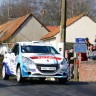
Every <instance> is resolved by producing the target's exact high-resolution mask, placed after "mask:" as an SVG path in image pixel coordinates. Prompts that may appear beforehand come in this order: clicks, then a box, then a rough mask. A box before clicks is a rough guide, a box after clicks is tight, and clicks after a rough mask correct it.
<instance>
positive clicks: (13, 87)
mask: <svg viewBox="0 0 96 96" xmlns="http://www.w3.org/2000/svg"><path fill="white" fill-rule="evenodd" d="M0 96H96V83H94V82H93V83H92V82H91V83H88V82H68V83H67V84H65V85H64V84H59V83H57V82H54V81H45V82H43V83H41V82H40V81H26V83H22V84H18V83H17V82H16V80H15V79H11V80H8V81H6V80H1V79H0Z"/></svg>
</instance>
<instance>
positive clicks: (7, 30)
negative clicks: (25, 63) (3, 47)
mask: <svg viewBox="0 0 96 96" xmlns="http://www.w3.org/2000/svg"><path fill="white" fill-rule="evenodd" d="M30 16H33V17H34V18H35V19H36V20H37V21H38V22H39V23H41V22H40V21H39V20H38V19H37V18H36V17H35V16H34V15H33V14H27V15H25V16H22V17H19V18H17V19H13V20H11V21H8V22H7V23H5V24H2V25H0V33H1V32H4V35H1V37H0V42H3V41H5V40H7V39H8V38H10V37H11V36H12V35H13V34H14V33H15V32H16V30H17V29H18V28H19V27H20V26H21V25H22V24H23V23H24V22H25V21H26V20H27V18H29V17H30ZM41 25H42V26H44V25H43V24H42V23H41ZM44 27H45V26H44ZM45 28H46V27H45ZM46 29H47V28H46ZM47 30H48V29H47ZM48 31H49V30H48ZM1 34H2V33H1Z"/></svg>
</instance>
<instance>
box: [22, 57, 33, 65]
mask: <svg viewBox="0 0 96 96" xmlns="http://www.w3.org/2000/svg"><path fill="white" fill-rule="evenodd" d="M22 62H23V63H24V64H27V65H30V64H34V62H33V61H32V60H31V59H30V58H28V57H22Z"/></svg>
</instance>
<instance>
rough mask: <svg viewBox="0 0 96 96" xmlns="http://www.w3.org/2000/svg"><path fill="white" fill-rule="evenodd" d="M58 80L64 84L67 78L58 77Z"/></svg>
mask: <svg viewBox="0 0 96 96" xmlns="http://www.w3.org/2000/svg"><path fill="white" fill-rule="evenodd" d="M58 81H59V83H60V84H65V83H67V78H58Z"/></svg>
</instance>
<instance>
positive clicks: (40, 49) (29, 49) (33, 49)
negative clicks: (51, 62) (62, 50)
mask: <svg viewBox="0 0 96 96" xmlns="http://www.w3.org/2000/svg"><path fill="white" fill-rule="evenodd" d="M21 52H22V53H52V54H59V53H58V52H57V51H56V49H55V48H54V47H51V46H32V45H27V46H22V47H21Z"/></svg>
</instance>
